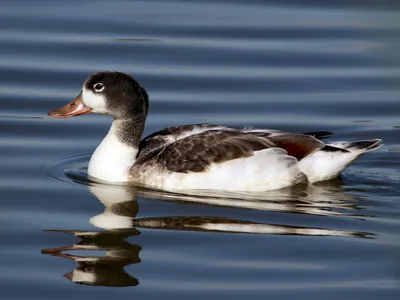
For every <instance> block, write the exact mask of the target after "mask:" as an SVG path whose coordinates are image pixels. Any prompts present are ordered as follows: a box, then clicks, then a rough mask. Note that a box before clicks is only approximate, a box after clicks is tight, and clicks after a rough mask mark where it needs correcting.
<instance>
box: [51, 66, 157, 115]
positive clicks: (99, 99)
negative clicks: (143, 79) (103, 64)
mask: <svg viewBox="0 0 400 300" xmlns="http://www.w3.org/2000/svg"><path fill="white" fill-rule="evenodd" d="M148 107H149V98H148V95H147V92H146V90H145V89H144V88H143V87H142V86H140V85H139V83H138V82H137V81H136V80H135V79H134V78H133V77H131V76H129V75H127V74H124V73H121V72H99V73H95V74H92V75H90V76H89V78H88V79H86V81H85V82H84V84H83V86H82V91H81V93H80V94H79V95H78V97H76V98H75V99H74V100H72V101H71V102H70V103H68V104H67V105H65V106H63V107H61V108H58V109H55V110H52V111H50V112H49V115H50V116H53V117H56V118H69V117H72V116H78V115H82V114H87V113H100V114H105V115H110V116H113V117H114V118H115V119H129V118H132V117H134V116H136V115H138V114H141V115H142V114H144V115H146V114H147V111H148Z"/></svg>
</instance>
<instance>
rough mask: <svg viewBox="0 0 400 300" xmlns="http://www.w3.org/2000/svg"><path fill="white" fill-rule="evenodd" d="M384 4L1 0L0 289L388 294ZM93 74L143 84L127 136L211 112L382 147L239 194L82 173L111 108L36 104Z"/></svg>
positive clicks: (208, 118) (393, 134) (67, 94)
mask: <svg viewBox="0 0 400 300" xmlns="http://www.w3.org/2000/svg"><path fill="white" fill-rule="evenodd" d="M393 3H394V2H393V1H362V2H361V1H304V3H300V1H284V2H283V1H256V0H253V1H237V0H220V1H199V0H193V1H178V0H175V1H161V0H154V1H122V0H119V1H108V2H106V1H82V0H80V1H63V2H60V1H27V0H20V1H12V2H11V1H8V2H5V1H3V3H2V6H1V7H2V9H1V10H0V43H1V47H0V123H1V127H2V131H1V133H0V145H1V146H0V152H1V155H0V166H1V168H0V186H1V190H2V200H1V210H0V222H1V224H2V230H1V231H0V236H1V241H2V243H1V246H0V253H1V256H0V278H1V282H0V296H1V297H2V298H3V299H25V298H26V299H27V298H29V299H83V298H89V299H91V298H93V299H94V298H96V299H110V298H111V297H118V296H124V297H134V298H141V299H154V298H156V297H160V298H161V297H162V298H172V297H175V298H178V299H187V298H188V297H190V298H191V299H205V298H206V297H207V298H211V299H221V298H222V297H229V298H230V299H244V298H245V297H246V298H249V299H266V298H272V299H275V298H279V299H292V298H294V297H296V298H300V299H320V298H321V297H324V299H345V298H349V299H350V298H351V299H377V298H378V297H379V299H398V297H399V295H400V293H399V292H400V280H399V278H400V256H399V253H400V252H399V250H400V249H399V248H400V247H399V246H400V243H399V241H400V239H399V237H400V235H399V225H400V222H399V217H400V199H399V194H400V175H399V170H400V169H399V168H400V142H399V141H400V131H399V130H400V118H399V116H400V101H399V98H400V89H399V87H400V85H399V82H400V68H399V67H400V55H399V49H400V38H399V36H400V5H399V4H393ZM99 70H119V71H124V72H128V73H130V74H132V75H134V76H135V77H136V78H137V79H138V80H139V81H140V82H141V83H142V84H143V85H144V86H145V87H146V88H147V90H148V92H149V93H150V97H151V110H150V115H149V118H148V121H147V127H146V130H145V134H149V133H151V132H153V131H155V130H157V129H161V128H163V127H166V126H173V125H179V124H185V123H197V122H214V123H224V124H229V125H233V126H246V125H251V126H256V127H266V128H276V129H282V130H289V131H297V132H305V131H315V130H328V131H333V132H335V136H334V137H333V138H332V139H334V140H358V139H371V138H382V139H383V140H384V144H385V145H384V146H383V147H382V148H380V149H379V150H378V151H374V152H371V153H368V154H367V155H365V156H363V157H362V158H361V159H360V160H358V161H357V162H356V163H354V164H353V165H352V166H351V167H350V168H349V169H348V170H347V171H346V172H345V173H344V174H343V176H342V178H340V179H338V180H334V181H331V182H326V183H322V184H318V185H314V186H312V185H310V186H307V187H305V186H299V187H295V188H292V189H289V190H283V191H274V192H269V193H264V194H257V195H255V194H227V193H219V194H216V193H203V194H197V195H194V194H193V195H179V194H172V193H163V192H160V191H151V190H145V189H139V188H133V187H131V188H128V187H116V186H114V187H113V186H102V185H98V184H94V183H91V182H89V181H88V180H87V178H86V167H87V163H88V160H89V158H90V154H91V153H92V151H93V150H94V148H95V147H96V146H97V144H98V143H99V142H100V140H101V139H102V137H103V136H104V135H105V133H106V132H107V130H108V127H109V126H110V122H111V120H110V119H109V118H107V117H104V116H97V115H96V116H93V115H91V116H84V117H79V118H74V119H69V120H57V119H52V118H50V117H48V116H47V111H48V110H50V109H53V108H55V107H59V106H60V105H62V104H64V103H66V102H67V101H69V100H70V99H72V98H73V97H74V96H76V95H77V94H78V93H79V91H80V87H81V85H82V82H83V80H84V79H85V78H86V77H87V76H88V75H89V74H90V73H91V72H94V71H99ZM63 275H64V277H63ZM74 283H81V284H74ZM109 286H118V287H127V288H110V287H109ZM113 299H114V298H113Z"/></svg>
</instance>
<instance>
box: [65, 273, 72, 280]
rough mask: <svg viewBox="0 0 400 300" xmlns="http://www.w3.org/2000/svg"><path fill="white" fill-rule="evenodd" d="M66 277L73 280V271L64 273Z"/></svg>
mask: <svg viewBox="0 0 400 300" xmlns="http://www.w3.org/2000/svg"><path fill="white" fill-rule="evenodd" d="M63 276H64V277H65V278H68V279H69V280H71V281H72V276H73V275H72V272H69V273H66V274H64V275H63Z"/></svg>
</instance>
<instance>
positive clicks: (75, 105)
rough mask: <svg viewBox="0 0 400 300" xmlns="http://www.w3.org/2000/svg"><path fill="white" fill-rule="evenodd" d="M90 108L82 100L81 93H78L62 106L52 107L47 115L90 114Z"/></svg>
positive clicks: (71, 115) (69, 115) (60, 116)
mask: <svg viewBox="0 0 400 300" xmlns="http://www.w3.org/2000/svg"><path fill="white" fill-rule="evenodd" d="M91 112H92V109H91V108H90V107H87V106H86V105H85V104H84V103H83V100H82V93H80V94H79V95H78V97H76V98H75V99H74V100H72V101H71V102H69V103H68V104H66V105H64V106H63V107H60V108H57V109H53V110H52V111H49V116H52V117H55V118H69V117H73V116H80V115H86V114H90V113H91Z"/></svg>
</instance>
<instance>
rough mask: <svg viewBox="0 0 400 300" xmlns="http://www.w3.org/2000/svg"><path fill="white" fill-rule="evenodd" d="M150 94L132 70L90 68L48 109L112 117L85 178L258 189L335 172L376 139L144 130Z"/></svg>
mask: <svg viewBox="0 0 400 300" xmlns="http://www.w3.org/2000/svg"><path fill="white" fill-rule="evenodd" d="M148 110H149V96H148V93H147V91H146V89H145V88H144V87H142V86H141V85H140V84H139V82H138V81H137V80H136V79H134V78H133V77H132V76H130V75H128V74H125V73H122V72H116V71H102V72H97V73H93V74H91V75H90V76H89V77H88V78H87V79H86V80H85V82H84V83H83V86H82V89H81V92H80V93H79V95H78V96H77V97H76V98H75V99H74V100H72V101H71V102H69V103H67V104H66V105H65V106H63V107H60V108H58V109H54V110H51V111H49V113H48V114H49V115H50V116H52V117H55V118H69V117H72V116H80V115H85V114H90V113H98V114H103V115H109V116H112V117H113V122H112V125H111V128H110V130H109V132H108V134H107V135H106V137H105V138H104V139H103V140H102V142H101V143H100V145H99V146H98V147H97V148H96V150H95V151H94V153H93V154H92V156H91V159H90V161H89V165H88V176H89V178H91V179H93V180H96V181H98V182H103V183H108V184H122V185H125V184H136V185H140V186H145V187H150V188H154V189H161V190H169V191H180V190H220V191H245V192H263V191H269V190H276V189H281V188H285V187H290V186H294V185H297V184H299V183H304V182H306V183H307V184H308V183H311V184H312V183H316V182H320V181H326V180H330V179H333V178H335V177H338V176H339V175H340V174H341V173H342V172H343V171H344V170H345V169H346V168H347V167H348V165H349V164H350V163H351V162H353V161H354V160H355V159H357V158H358V157H359V156H360V155H362V154H363V153H366V152H369V151H371V150H375V149H378V148H379V147H380V146H381V145H382V144H381V141H382V140H381V139H371V140H361V141H355V142H333V143H324V142H323V141H322V140H323V139H324V138H326V137H328V136H330V135H331V134H332V133H330V132H327V131H316V132H308V133H291V132H285V131H280V130H275V129H257V128H236V127H231V126H227V125H218V124H210V123H202V124H191V125H182V126H174V127H168V128H165V129H161V130H159V131H157V132H154V133H152V134H150V135H148V136H146V137H145V138H143V139H141V138H142V134H143V131H144V128H145V121H146V117H147V114H148Z"/></svg>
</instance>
